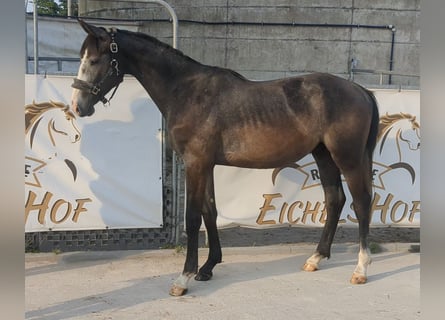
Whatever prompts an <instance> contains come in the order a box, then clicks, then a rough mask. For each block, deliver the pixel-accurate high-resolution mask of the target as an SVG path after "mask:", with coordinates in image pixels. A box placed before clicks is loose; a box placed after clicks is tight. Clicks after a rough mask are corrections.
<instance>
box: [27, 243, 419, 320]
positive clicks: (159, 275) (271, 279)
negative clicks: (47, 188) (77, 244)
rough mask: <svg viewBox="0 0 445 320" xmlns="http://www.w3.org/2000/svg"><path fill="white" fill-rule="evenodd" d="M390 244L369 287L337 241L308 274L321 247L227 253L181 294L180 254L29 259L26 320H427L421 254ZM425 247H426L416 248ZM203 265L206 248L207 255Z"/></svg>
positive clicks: (352, 248)
mask: <svg viewBox="0 0 445 320" xmlns="http://www.w3.org/2000/svg"><path fill="white" fill-rule="evenodd" d="M417 247H418V246H417V245H413V244H409V243H391V244H382V245H381V247H380V248H381V249H382V250H381V252H380V253H377V254H373V256H372V257H373V263H372V264H371V265H370V267H369V271H368V277H369V278H368V283H367V284H364V285H351V284H350V283H349V278H350V276H351V274H352V271H353V269H354V267H355V264H356V262H357V252H358V246H357V245H356V244H355V243H354V244H351V243H341V244H334V246H333V254H332V257H331V259H330V260H325V261H323V262H322V264H321V269H320V270H319V271H317V272H313V273H308V272H304V271H301V269H300V268H301V266H302V265H303V263H304V261H305V260H306V258H307V257H308V256H309V255H310V254H311V253H312V251H313V250H314V248H315V246H314V245H313V244H297V245H270V246H261V247H237V248H233V247H232V248H223V263H222V264H220V265H218V266H216V268H215V270H214V277H213V279H212V280H211V281H208V282H197V281H194V280H192V281H191V282H190V284H189V291H188V294H187V295H185V296H183V297H171V296H169V294H168V291H169V287H170V285H171V284H172V282H173V281H174V279H175V278H176V277H177V276H178V275H179V273H180V271H181V270H182V266H183V263H184V259H185V257H184V253H183V252H178V251H177V250H174V249H168V250H148V251H131V250H130V251H99V252H70V253H62V254H54V253H27V254H26V256H25V269H26V271H25V285H26V289H25V305H26V310H25V311H26V312H25V316H26V319H33V320H35V319H45V320H61V319H119V320H125V319H131V320H135V319H209V318H210V319H214V320H218V319H305V318H306V319H323V320H325V319H354V320H356V319H361V320H367V319H369V320H376V319H382V320H383V319H385V320H387V319H403V320H409V319H419V318H420V292H419V291H420V290H419V287H420V281H419V278H420V275H419V274H420V254H419V252H412V251H413V250H411V249H413V248H414V249H416V248H417ZM414 251H416V250H414ZM199 253H200V263H201V264H202V263H203V262H204V261H205V258H206V256H207V250H206V249H200V251H199Z"/></svg>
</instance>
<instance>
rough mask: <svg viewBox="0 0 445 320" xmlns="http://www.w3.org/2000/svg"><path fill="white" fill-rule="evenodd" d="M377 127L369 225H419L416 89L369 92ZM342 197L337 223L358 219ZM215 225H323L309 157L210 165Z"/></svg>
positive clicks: (316, 175)
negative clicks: (261, 165) (264, 164)
mask: <svg viewBox="0 0 445 320" xmlns="http://www.w3.org/2000/svg"><path fill="white" fill-rule="evenodd" d="M374 93H375V96H376V98H377V101H378V104H379V111H380V125H379V136H378V142H377V146H376V148H375V152H374V163H373V191H374V199H373V200H372V220H371V225H380V226H381V225H388V226H389V225H394V226H410V227H418V226H420V182H419V178H420V177H419V176H420V170H419V167H420V166H419V164H420V92H419V91H397V90H374ZM343 188H344V190H345V194H346V196H347V200H346V204H345V207H344V208H343V211H342V215H341V217H340V221H339V225H354V224H357V223H358V221H357V219H356V217H355V214H354V212H353V210H352V209H351V204H352V198H351V196H350V194H349V190H348V188H347V186H346V183H345V182H344V180H343ZM215 193H216V205H217V209H218V226H219V227H230V226H245V227H253V228H264V227H279V226H283V225H299V226H318V227H319V226H323V225H324V223H325V220H326V210H325V204H324V195H323V189H322V187H321V184H320V177H319V173H318V168H317V165H316V163H315V160H314V159H313V157H312V156H311V155H308V156H306V157H304V158H303V159H301V160H300V161H298V162H297V163H295V165H292V166H287V167H282V168H276V169H267V170H264V169H261V170H252V169H240V168H233V167H223V166H218V167H217V168H216V169H215Z"/></svg>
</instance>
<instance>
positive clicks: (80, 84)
mask: <svg viewBox="0 0 445 320" xmlns="http://www.w3.org/2000/svg"><path fill="white" fill-rule="evenodd" d="M116 32H117V31H116V29H114V28H113V29H112V30H111V32H110V36H111V43H110V52H111V61H110V66H109V67H108V71H107V73H106V74H105V75H104V76H103V78H102V79H101V80H100V81H98V82H96V83H91V82H87V81H84V80H80V79H77V78H74V83H73V84H72V85H71V87H73V88H75V89H79V90H81V91H87V92H88V93H91V94H93V95H95V96H99V100H100V101H101V102H102V103H103V104H104V105H105V104H106V103H108V104H109V102H110V100H111V99H112V98H113V96H114V94H115V93H116V90H117V88H118V87H119V84H120V83H121V82H122V80H123V78H120V81H119V82H118V84H117V85H116V86H115V87H114V91H113V92H112V93H111V96H110V98H109V99H107V98H105V93H101V86H102V84H103V83H104V81H105V80H106V79H107V78H108V77H111V76H112V75H113V74H114V73H115V74H116V76H119V74H120V72H119V62H118V61H117V59H116V55H117V53H118V51H119V49H118V46H117V43H116V41H114V36H115V34H116Z"/></svg>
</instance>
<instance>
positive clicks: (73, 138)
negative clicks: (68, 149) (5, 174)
mask: <svg viewBox="0 0 445 320" xmlns="http://www.w3.org/2000/svg"><path fill="white" fill-rule="evenodd" d="M75 120H76V117H75V115H74V113H73V112H71V111H70V108H69V106H68V105H65V104H63V103H61V102H53V101H50V102H42V103H35V102H33V103H32V104H29V105H26V106H25V141H26V143H27V145H28V146H29V149H31V150H34V151H35V152H36V153H37V154H38V156H39V158H41V159H51V158H53V156H54V155H57V151H58V148H57V145H58V144H59V143H62V142H64V143H67V142H68V143H76V142H78V141H79V140H80V137H81V134H80V131H79V129H78V128H77V127H76V124H75ZM36 137H39V139H38V140H39V143H38V146H37V143H36V140H35V138H36ZM42 137H47V139H45V138H42ZM35 149H37V150H35ZM64 162H65V164H66V165H67V166H68V168H69V169H70V170H71V173H72V174H73V178H74V180H76V175H77V170H76V166H75V165H74V163H73V162H72V161H71V160H69V159H64Z"/></svg>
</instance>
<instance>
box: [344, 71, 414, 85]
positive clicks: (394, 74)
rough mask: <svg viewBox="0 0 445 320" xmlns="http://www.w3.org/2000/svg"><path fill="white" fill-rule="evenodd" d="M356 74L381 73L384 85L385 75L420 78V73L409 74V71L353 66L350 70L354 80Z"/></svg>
mask: <svg viewBox="0 0 445 320" xmlns="http://www.w3.org/2000/svg"><path fill="white" fill-rule="evenodd" d="M355 74H377V75H379V77H380V78H379V84H380V85H383V76H385V75H387V76H400V77H411V78H420V75H418V74H409V73H400V72H396V71H389V70H372V69H357V68H353V69H351V71H350V76H349V78H350V80H354V75H355Z"/></svg>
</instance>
